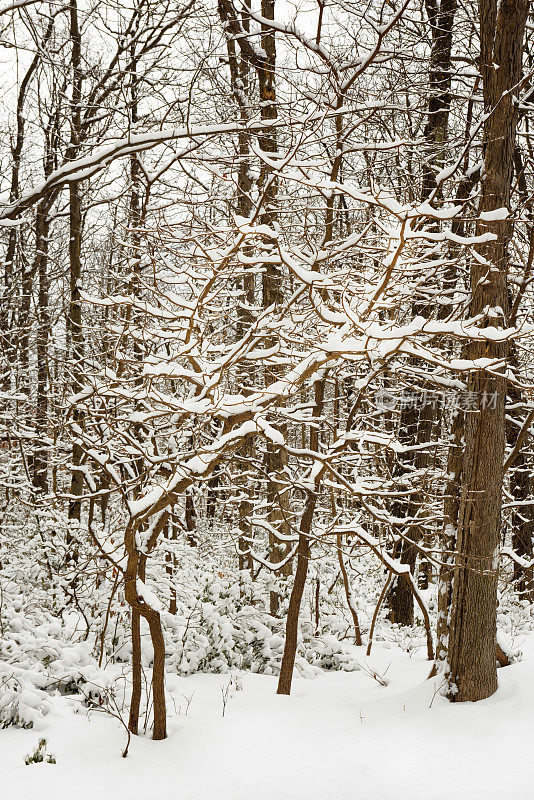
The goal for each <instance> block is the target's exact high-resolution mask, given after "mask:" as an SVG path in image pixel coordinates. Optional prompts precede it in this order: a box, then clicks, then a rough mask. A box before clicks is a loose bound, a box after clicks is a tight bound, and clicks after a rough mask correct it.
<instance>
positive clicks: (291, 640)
mask: <svg viewBox="0 0 534 800" xmlns="http://www.w3.org/2000/svg"><path fill="white" fill-rule="evenodd" d="M324 392H325V380H324V378H323V379H321V380H318V381H316V382H315V406H314V409H313V416H314V417H319V416H320V415H321V414H322V411H323V405H324ZM310 450H314V451H315V452H317V451H318V450H319V431H318V428H317V427H312V428H311V430H310ZM321 477H322V471H321V472H319V474H318V475H317V477H316V478H315V485H314V491H313V492H309V493H308V496H307V498H306V502H305V505H304V511H303V514H302V518H301V521H300V529H299V541H298V548H297V568H296V570H295V579H294V581H293V589H292V591H291V596H290V598H289V607H288V610H287V619H286V640H285V644H284V655H283V657H282V664H281V666H280V676H279V679H278V689H277V694H290V692H291V682H292V680H293V668H294V666H295V656H296V653H297V640H298V624H299V614H300V606H301V603H302V595H303V593H304V587H305V585H306V578H307V575H308V564H309V561H310V539H309V535H310V532H311V526H312V522H313V515H314V513H315V506H316V504H317V495H318V492H319V489H320V486H321Z"/></svg>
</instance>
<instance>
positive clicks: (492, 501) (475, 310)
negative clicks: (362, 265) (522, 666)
mask: <svg viewBox="0 0 534 800" xmlns="http://www.w3.org/2000/svg"><path fill="white" fill-rule="evenodd" d="M527 10H528V2H527V0H520V1H519V2H516V1H515V0H502V1H501V3H500V4H499V5H497V3H496V0H479V18H480V39H481V59H480V67H481V72H482V85H483V94H484V105H485V112H486V115H487V116H486V120H485V123H484V176H483V182H482V197H481V205H480V207H481V211H485V212H489V211H493V210H495V209H498V208H502V207H508V206H509V201H510V188H511V181H512V160H513V153H514V148H515V132H516V124H517V104H516V102H515V101H514V92H517V85H518V82H519V80H520V77H521V66H522V55H523V35H524V29H525V22H526V15H527ZM487 232H489V233H493V234H495V235H496V239H495V240H492V241H490V242H487V243H486V244H484V245H479V246H478V247H477V250H478V253H479V256H482V258H477V259H473V262H472V268H471V304H470V309H469V312H470V316H477V315H480V316H481V319H482V320H483V322H482V324H483V325H486V326H489V325H491V326H498V325H501V326H503V327H504V326H506V324H507V313H508V287H507V267H508V252H507V251H508V241H509V238H510V234H511V223H510V222H509V221H508V220H492V221H484V220H479V222H478V223H477V233H478V234H483V233H487ZM490 309H491V312H490V314H488V310H490ZM495 314H496V315H497V316H495ZM479 324H480V323H479ZM467 355H468V358H491V359H506V356H507V345H506V344H503V343H498V342H494V341H491V340H488V341H487V342H484V341H477V342H471V343H470V344H469V345H468V347H467ZM506 388H507V387H506V379H505V378H504V377H500V376H495V375H492V374H490V373H489V372H485V371H482V370H479V371H476V372H473V373H471V374H470V375H469V379H468V391H469V392H474V393H475V394H474V395H473V396H478V397H479V398H482V397H483V396H484V393H486V395H485V396H486V397H489V398H491V402H486V403H485V404H484V403H482V402H481V406H480V408H479V409H477V410H476V411H466V414H465V434H464V436H465V446H464V453H463V459H462V474H461V480H460V502H459V508H458V531H457V552H456V559H455V567H454V580H453V593H452V607H451V628H450V636H449V654H448V657H449V676H448V681H449V697H450V699H451V700H454V701H466V700H467V701H475V700H480V699H483V698H485V697H488V696H489V695H491V694H493V693H494V692H495V691H496V689H497V670H496V657H495V653H496V615H497V568H498V556H499V539H500V524H501V503H502V482H503V460H504V452H505V402H506Z"/></svg>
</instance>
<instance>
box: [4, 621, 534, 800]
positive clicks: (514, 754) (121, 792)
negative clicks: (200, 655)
mask: <svg viewBox="0 0 534 800" xmlns="http://www.w3.org/2000/svg"><path fill="white" fill-rule="evenodd" d="M522 650H523V653H524V660H523V661H521V662H519V663H516V664H513V665H511V666H510V667H506V668H504V669H500V670H499V690H498V692H497V693H496V694H495V695H494V696H493V697H491V698H489V699H488V700H485V701H482V702H479V703H476V704H471V703H468V704H467V703H466V704H455V705H452V704H450V703H448V701H446V700H445V699H444V698H442V697H441V696H439V694H436V690H437V689H438V688H439V687H438V685H437V681H436V679H430V680H427V675H428V666H429V665H428V662H426V661H424V660H423V658H422V657H421V656H415V655H414V656H412V657H411V658H410V657H409V656H408V655H406V654H405V653H402V652H401V651H400V650H399V649H398V648H395V649H386V648H385V647H381V648H377V650H376V652H375V653H373V655H372V656H371V658H369V659H365V658H364V657H363V655H362V652H363V651H360V653H359V657H360V659H361V660H362V661H364V662H367V663H368V664H370V665H372V666H373V667H375V668H376V669H378V670H381V671H387V673H386V674H387V678H388V679H389V681H390V683H389V685H388V686H381V685H380V684H379V683H378V682H377V681H376V680H374V679H373V678H372V677H370V676H369V675H366V674H365V673H364V672H362V671H358V672H323V673H322V674H321V675H319V676H318V677H317V678H315V679H309V678H308V679H305V678H301V677H296V679H295V682H294V688H293V694H292V695H291V697H279V696H277V695H276V694H275V687H276V678H274V677H271V676H267V675H256V674H252V673H243V672H235V673H233V675H234V677H233V679H232V686H231V687H230V691H229V697H228V702H227V706H226V712H225V716H224V717H223V715H222V706H223V702H222V694H223V691H224V690H225V689H226V688H227V687H228V684H229V681H230V675H213V674H197V675H193V676H190V677H184V678H176V677H175V678H173V681H172V683H173V689H174V691H173V697H174V698H175V702H176V712H180V713H176V712H175V711H174V709H172V712H173V713H172V718H171V719H170V722H169V737H168V739H167V740H166V741H164V742H154V741H152V740H150V739H148V738H143V737H135V738H133V739H132V743H131V746H130V753H129V755H128V757H127V758H126V759H123V758H122V757H121V750H122V748H123V746H124V743H125V739H126V736H125V733H124V729H123V728H122V727H121V725H120V723H119V722H118V721H116V720H114V719H112V718H111V717H109V716H107V715H104V714H102V713H99V712H90V714H89V716H88V715H87V711H86V709H84V708H83V707H81V705H80V701H79V700H78V699H75V698H72V697H59V696H58V697H56V698H55V699H54V700H53V710H52V711H51V713H50V714H49V715H48V716H47V717H46V718H45V720H44V722H43V724H42V726H41V728H40V729H39V730H20V729H15V728H8V729H6V730H3V731H0V775H1V780H2V795H1V796H2V798H3V800H111V799H112V798H113V799H115V798H117V797H121V796H122V797H128V800H152V798H156V797H157V798H169V800H290V798H291V800H324V799H325V798H332V799H333V800H355V799H356V798H362V800H393V799H394V800H449V798H454V800H464V798H465V800H468V799H469V800H477V799H478V798H484V800H497V799H498V800H502V798H503V797H520V798H527V797H529V796H531V793H532V788H531V787H532V784H533V781H534V763H533V760H532V745H531V741H532V737H531V732H532V724H533V720H534V635H530V637H529V639H528V640H527V641H526V642H525V643H524V644H523V646H522ZM236 683H237V685H238V688H236V686H235V684H236ZM182 695H183V696H182ZM191 695H192V699H191V701H190V704H189V708H188V710H187V714H186V713H185V711H186V706H187V701H186V699H185V698H190V697H191ZM73 710H77V712H78V713H73ZM42 736H44V737H46V738H47V741H48V745H47V746H48V750H49V752H52V753H53V754H54V755H55V757H56V760H57V763H56V764H46V763H42V764H31V765H29V766H26V765H25V764H24V756H25V755H26V754H27V753H29V752H33V751H34V750H35V747H36V745H37V742H38V740H39V739H40V738H41V737H42Z"/></svg>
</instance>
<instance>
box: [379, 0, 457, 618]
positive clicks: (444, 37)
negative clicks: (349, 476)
mask: <svg viewBox="0 0 534 800" xmlns="http://www.w3.org/2000/svg"><path fill="white" fill-rule="evenodd" d="M456 8H457V2H456V0H426V12H427V16H428V21H429V23H430V29H431V35H432V44H431V53H430V71H429V98H428V112H427V121H426V125H425V129H424V135H425V141H426V149H427V152H428V156H427V158H425V160H424V161H423V183H422V188H421V200H422V201H425V200H428V198H429V197H430V196H431V195H432V196H433V197H434V204H436V202H439V200H440V192H439V190H438V186H437V184H436V168H438V169H439V168H441V167H442V165H443V162H444V158H445V155H446V149H445V148H446V144H447V137H448V126H449V114H450V106H451V53H452V43H453V26H454V19H455V15H456ZM412 313H413V315H414V316H425V317H430V316H431V314H432V313H433V308H432V306H429V304H428V303H427V302H421V301H420V300H417V301H416V302H414V304H413V307H412ZM414 363H415V364H417V365H418V366H421V363H420V362H418V361H417V360H414ZM422 388H425V387H424V386H423V387H422ZM428 388H429V389H431V385H429V386H428ZM407 395H408V397H410V396H411V397H413V392H412V391H409V392H408V393H407ZM423 402H424V400H423ZM439 417H440V411H439V407H438V405H437V404H435V405H434V404H432V403H424V405H423V406H422V407H420V408H414V407H413V404H412V407H409V403H406V404H405V407H403V408H402V409H401V415H400V431H399V438H400V439H401V441H404V442H405V443H407V444H408V445H414V444H416V445H421V444H425V443H429V442H431V441H432V440H433V439H434V438H435V435H436V432H437V430H438V428H439V423H440V419H439ZM430 466H431V455H430V452H429V451H428V450H423V449H420V450H415V451H414V452H413V454H410V453H408V454H407V457H406V458H405V459H404V462H401V464H400V469H401V470H402V471H404V472H408V471H410V470H425V469H428V468H429V467H430ZM425 501H426V491H425V487H424V486H423V487H422V488H421V492H420V493H418V494H416V495H414V496H413V498H412V499H411V501H410V502H409V503H408V505H407V506H404V508H402V507H397V508H395V509H394V511H393V513H394V514H395V516H402V515H403V514H405V515H406V516H408V517H414V516H416V515H418V514H419V513H420V510H421V509H422V508H423V507H424V505H425ZM422 538H426V542H425V543H426V544H427V545H429V544H431V537H430V536H429V535H428V533H427V534H425V528H424V522H423V523H422V524H421V525H420V526H416V527H412V528H411V529H410V530H409V531H408V533H407V538H406V539H403V540H401V541H400V542H399V543H398V544H397V546H396V548H395V551H394V553H393V555H394V558H397V559H400V561H401V562H402V563H403V564H408V565H409V566H410V571H411V572H412V574H415V565H416V560H417V549H416V547H414V546H412V545H411V544H410V540H412V541H413V542H414V544H416V545H417V544H419V542H420V541H421V539H422ZM430 576H431V567H430V564H429V562H428V561H426V562H424V566H423V570H422V575H421V580H420V585H422V587H423V588H424V587H425V586H426V585H428V581H429V579H430ZM387 603H388V606H389V618H390V619H391V620H392V622H396V623H399V624H400V625H413V620H414V598H413V593H412V591H411V589H410V586H409V584H408V582H407V580H406V578H405V577H404V576H403V575H401V576H399V577H398V578H397V579H396V580H395V581H394V583H393V586H392V588H391V590H390V592H389V595H388V598H387Z"/></svg>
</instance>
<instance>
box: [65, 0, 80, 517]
mask: <svg viewBox="0 0 534 800" xmlns="http://www.w3.org/2000/svg"><path fill="white" fill-rule="evenodd" d="M69 15H70V37H71V47H72V55H71V66H72V97H71V139H70V143H69V147H68V152H67V158H68V159H69V160H73V159H74V158H76V157H77V156H78V155H79V144H80V137H81V128H82V121H81V102H82V80H83V75H82V67H81V59H82V53H81V46H82V44H81V33H80V26H79V22H78V5H77V0H70V6H69ZM81 248H82V195H81V187H80V182H79V181H72V182H71V183H70V185H69V278H70V299H69V310H68V318H67V331H68V334H69V339H70V356H71V358H70V365H71V367H70V368H71V383H72V391H73V393H74V394H77V393H78V392H80V391H81V389H82V386H83V364H82V359H83V348H84V341H83V330H82V300H81V294H80V284H81V280H82V260H81ZM73 420H74V422H75V423H76V424H77V425H79V426H81V425H83V413H82V411H81V410H80V409H79V408H77V407H75V408H74V411H73ZM82 457H83V451H82V448H81V446H80V445H79V444H78V443H77V442H75V443H74V444H73V446H72V478H71V486H70V494H71V497H72V499H71V501H70V504H69V519H77V520H79V519H80V516H81V508H82V503H81V500H80V499H79V498H80V497H81V495H82V493H83V481H84V478H83V473H82V472H81V471H80V470H79V469H77V467H79V466H80V465H81V462H82Z"/></svg>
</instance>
